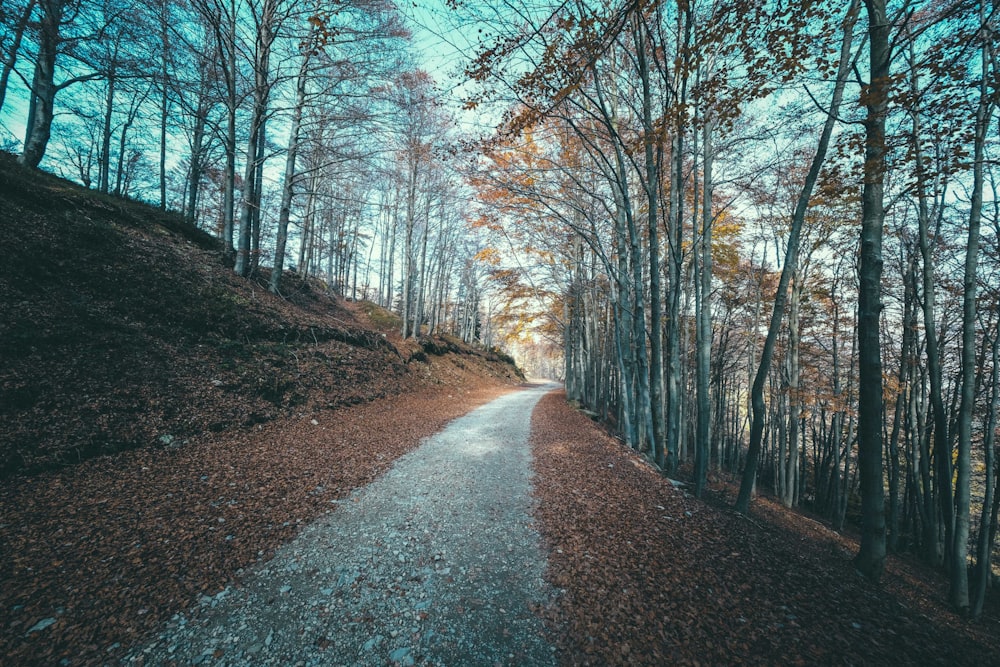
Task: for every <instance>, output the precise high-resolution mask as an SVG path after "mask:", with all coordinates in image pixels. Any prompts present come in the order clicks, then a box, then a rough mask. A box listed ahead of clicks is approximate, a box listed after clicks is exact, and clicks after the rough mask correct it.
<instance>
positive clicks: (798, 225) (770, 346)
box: [736, 0, 858, 514]
mask: <svg viewBox="0 0 1000 667" xmlns="http://www.w3.org/2000/svg"><path fill="white" fill-rule="evenodd" d="M857 16H858V1H857V0H854V1H853V2H852V3H851V6H850V7H849V8H848V10H847V17H846V18H845V19H844V38H843V40H842V41H841V45H840V63H839V66H838V68H837V82H836V84H835V86H834V90H833V98H832V100H831V102H830V112H829V113H828V114H827V117H826V121H825V122H824V124H823V132H822V133H821V134H820V139H819V144H818V145H817V147H816V154H815V155H814V156H813V160H812V164H811V165H810V167H809V172H808V173H807V174H806V179H805V182H804V183H803V185H802V191H801V192H800V193H799V198H798V201H797V203H796V205H795V212H794V213H793V214H792V224H791V228H790V229H789V232H788V245H787V247H786V248H785V262H784V265H783V266H782V267H781V277H780V279H779V280H778V290H777V292H776V293H775V295H774V309H773V310H772V311H771V320H770V323H769V324H768V327H767V337H766V338H765V340H764V347H763V349H762V350H761V359H760V365H759V366H758V367H757V373H756V375H755V376H754V381H753V386H752V388H751V391H750V396H751V407H752V410H751V420H750V447H749V449H748V451H747V460H746V464H745V465H744V467H743V478H742V480H741V482H740V492H739V496H738V497H737V499H736V511H738V512H741V513H743V514H746V513H747V512H749V511H750V494H751V492H752V491H753V487H754V481H755V479H756V476H757V462H758V460H759V458H760V448H761V439H762V436H763V433H764V381H765V380H766V378H767V374H768V370H769V369H770V366H771V357H772V356H773V354H774V345H775V342H776V341H777V338H778V330H779V329H780V328H781V320H782V318H783V315H784V309H785V301H786V299H787V293H788V283H789V281H790V280H791V276H792V272H793V271H794V270H795V267H796V260H797V256H798V246H799V235H800V233H801V229H802V222H803V221H804V220H805V215H806V209H807V208H808V206H809V197H810V195H811V194H812V191H813V187H814V186H815V185H816V180H817V179H818V178H819V172H820V169H821V168H822V166H823V161H824V160H825V159H826V152H827V149H828V147H829V145H830V136H831V135H832V133H833V126H834V125H835V124H836V120H837V115H838V113H839V111H840V103H841V100H842V99H843V96H844V86H845V83H846V81H847V75H848V72H849V69H850V60H851V41H852V39H853V35H854V24H855V22H856V21H857Z"/></svg>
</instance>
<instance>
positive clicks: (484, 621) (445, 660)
mask: <svg viewBox="0 0 1000 667" xmlns="http://www.w3.org/2000/svg"><path fill="white" fill-rule="evenodd" d="M553 387H554V385H540V386H536V387H531V388H528V389H524V390H522V391H518V392H515V393H512V394H508V395H505V396H503V397H501V398H499V399H497V400H495V401H493V402H492V403H489V404H487V405H485V406H483V407H481V408H479V409H477V410H474V411H473V412H471V413H469V414H467V415H466V416H464V417H462V418H460V419H457V420H455V421H454V422H452V423H451V424H449V425H448V426H447V427H446V428H445V429H444V430H443V431H441V432H440V433H438V434H437V435H435V436H433V437H431V438H428V439H427V441H426V442H424V443H423V444H422V445H421V446H420V447H418V448H417V449H415V450H414V451H412V452H410V453H409V454H407V455H405V456H403V457H401V458H400V459H399V460H398V461H397V462H396V464H395V465H394V466H393V468H392V469H391V470H390V471H389V472H388V473H386V474H385V475H384V476H383V477H381V478H380V479H378V480H376V481H375V482H373V483H372V484H370V485H369V486H367V487H365V488H364V489H360V490H358V491H355V492H354V493H353V494H352V495H351V496H350V498H348V499H344V500H343V501H341V502H340V503H338V504H337V505H336V509H335V511H333V512H332V513H331V514H329V515H328V516H327V517H325V518H323V519H321V520H319V521H316V522H315V523H313V524H311V525H309V526H307V527H306V528H305V529H304V530H303V531H302V532H301V533H300V534H299V536H298V537H296V538H295V539H294V540H293V541H292V542H290V543H289V544H287V545H285V546H284V547H282V548H281V549H279V550H278V552H277V553H276V554H275V557H274V558H273V559H272V560H270V561H268V562H267V563H264V564H261V565H259V566H258V567H257V568H255V569H254V570H252V571H250V572H247V573H246V574H245V576H244V577H243V579H242V580H241V582H240V584H239V586H237V587H232V588H227V589H225V590H223V591H221V592H220V593H219V594H217V595H215V596H211V597H209V596H203V597H202V599H201V600H200V601H199V602H198V603H196V604H195V605H194V606H193V607H192V608H191V609H190V610H188V612H187V613H186V614H184V615H180V614H179V615H177V616H175V617H174V618H173V619H172V620H171V622H170V623H168V624H167V626H166V627H165V628H164V629H163V631H162V632H161V633H160V635H159V636H158V637H157V638H156V639H155V640H154V641H152V642H151V643H150V644H148V645H147V646H144V647H138V648H135V649H133V650H132V651H131V652H130V653H129V654H128V656H127V657H126V658H125V660H124V662H125V664H145V665H160V664H191V665H194V664H203V665H231V666H236V665H302V666H303V667H307V666H318V665H553V664H555V662H556V657H555V654H554V649H553V648H552V647H551V646H550V645H549V644H548V643H547V642H546V640H545V637H544V634H543V629H542V622H541V620H540V619H539V617H538V616H537V615H536V614H535V613H533V611H532V609H533V607H535V606H536V605H544V604H546V603H547V602H548V601H549V600H550V597H551V595H552V591H551V590H550V589H548V588H547V587H546V585H545V582H544V580H543V579H542V573H543V571H544V569H545V556H544V555H543V552H542V551H541V548H540V544H539V537H538V534H537V532H536V531H535V529H534V527H533V524H532V519H531V516H530V512H531V507H532V505H531V504H532V502H533V501H532V498H531V453H530V449H529V446H528V436H529V424H530V416H531V412H532V410H533V409H534V407H535V404H536V403H537V402H538V400H539V399H540V398H541V397H542V395H544V394H545V393H546V392H547V391H549V390H551V389H552V388H553Z"/></svg>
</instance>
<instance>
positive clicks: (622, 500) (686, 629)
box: [532, 393, 1000, 665]
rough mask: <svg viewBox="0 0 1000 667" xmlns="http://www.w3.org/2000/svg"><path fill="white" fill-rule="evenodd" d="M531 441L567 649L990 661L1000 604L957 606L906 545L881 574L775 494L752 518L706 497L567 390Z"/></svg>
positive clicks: (806, 660)
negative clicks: (666, 474) (672, 478)
mask: <svg viewBox="0 0 1000 667" xmlns="http://www.w3.org/2000/svg"><path fill="white" fill-rule="evenodd" d="M532 443H533V447H534V453H535V470H536V476H535V487H536V495H537V496H538V498H539V501H540V502H539V507H538V509H537V511H536V518H537V519H538V521H539V524H540V529H541V531H542V535H543V539H544V540H545V542H546V545H547V547H548V548H549V549H550V555H549V569H548V573H547V579H548V580H549V582H550V583H551V584H552V585H553V586H554V587H555V588H556V589H557V590H559V591H561V593H560V595H559V596H558V598H557V601H556V603H555V604H554V606H553V607H552V608H550V609H549V610H548V611H547V612H546V613H547V615H548V621H549V627H550V629H551V631H552V633H553V637H554V640H555V641H556V642H557V644H558V645H559V649H560V654H561V656H562V662H563V663H564V664H567V665H618V664H621V665H626V664H635V665H664V664H703V665H728V664H767V665H772V664H782V665H795V664H801V665H820V664H822V665H830V664H841V665H861V664H877V665H904V664H906V665H931V664H940V665H986V664H996V661H997V656H998V655H1000V622H998V616H997V610H996V609H995V608H990V609H988V610H987V614H986V617H985V618H984V619H983V620H980V621H975V622H969V621H965V620H962V619H960V618H958V617H956V616H955V615H954V614H952V613H951V612H949V611H948V610H947V607H946V597H945V593H946V591H945V590H944V589H943V587H942V582H941V581H940V580H939V579H938V578H936V577H935V575H933V574H931V573H929V572H926V571H924V570H922V569H921V568H920V567H919V566H917V565H915V564H913V563H909V562H906V561H903V560H900V559H897V558H890V559H889V562H888V564H887V566H886V573H885V575H884V577H883V583H882V585H881V587H874V586H871V585H869V584H868V583H866V581H865V580H864V579H862V578H860V577H859V576H858V575H857V574H856V573H855V572H854V570H853V568H852V566H851V558H852V556H853V554H854V553H855V551H856V544H854V543H853V542H852V541H851V540H850V539H848V538H846V537H843V536H841V535H837V534H835V533H833V532H832V531H830V530H828V529H827V528H826V527H824V526H822V525H821V524H819V523H817V522H815V521H813V520H811V519H809V518H807V517H803V516H801V515H798V514H795V513H791V512H788V511H785V510H784V509H783V508H781V507H780V506H777V505H775V504H774V503H770V502H768V501H767V500H766V499H758V500H757V501H755V503H756V505H755V507H754V512H753V516H752V517H751V518H746V517H742V516H740V515H738V514H736V513H735V512H733V511H731V510H729V509H727V508H726V507H724V506H722V505H721V504H720V505H719V506H718V507H716V506H713V505H711V504H706V503H704V502H701V501H698V500H696V499H694V498H693V497H691V496H690V495H688V494H686V493H685V492H684V491H683V490H681V489H677V488H674V487H673V486H672V485H671V483H670V482H669V481H668V480H666V479H664V478H663V477H662V476H660V475H659V474H658V473H656V472H654V471H653V470H652V469H651V468H650V467H649V466H648V465H646V464H645V463H644V462H643V461H642V460H641V459H640V458H639V457H637V456H635V455H633V454H632V453H631V452H630V451H628V450H627V449H626V448H624V447H623V446H622V445H621V444H620V443H618V442H617V441H615V440H613V439H611V438H609V437H608V436H606V435H605V434H604V433H603V432H602V431H601V430H600V429H599V428H598V427H597V426H595V425H594V424H593V423H592V422H590V420H588V419H587V417H586V416H584V415H583V414H581V413H579V412H576V411H574V410H573V409H572V408H571V407H569V406H568V405H567V404H566V402H565V395H564V394H562V393H553V394H549V395H548V396H546V397H545V398H543V399H542V401H541V403H540V404H539V406H538V408H537V410H536V411H535V414H534V417H533V421H532ZM716 493H717V494H720V495H721V494H722V493H723V492H722V491H721V490H719V489H716Z"/></svg>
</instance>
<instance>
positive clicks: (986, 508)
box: [969, 309, 1000, 618]
mask: <svg viewBox="0 0 1000 667" xmlns="http://www.w3.org/2000/svg"><path fill="white" fill-rule="evenodd" d="M997 314H998V320H997V326H996V328H995V329H994V331H993V342H992V344H991V346H990V350H991V352H992V371H991V373H990V382H989V386H990V403H989V412H988V413H987V416H986V428H985V429H984V430H983V462H984V464H985V466H986V479H985V482H984V483H985V495H984V498H983V509H982V511H981V512H980V515H979V542H978V544H977V549H976V581H975V587H974V588H973V590H972V601H971V605H970V607H969V615H970V616H972V617H973V618H979V617H980V616H981V615H982V613H983V603H984V602H985V600H986V588H987V586H988V584H989V581H990V577H992V576H993V572H992V555H993V539H994V537H995V535H996V531H995V526H996V502H995V498H994V494H995V493H996V489H995V488H994V486H995V484H996V477H997V475H996V461H995V455H994V451H993V447H994V441H995V438H996V429H997V410H998V409H1000V309H997Z"/></svg>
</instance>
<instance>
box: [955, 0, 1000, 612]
mask: <svg viewBox="0 0 1000 667" xmlns="http://www.w3.org/2000/svg"><path fill="white" fill-rule="evenodd" d="M980 21H981V23H982V25H983V29H982V31H981V32H983V33H985V32H986V26H985V8H984V7H983V6H982V4H981V5H980ZM980 58H981V61H982V62H981V70H980V71H981V78H980V89H979V105H978V107H977V109H976V123H975V139H974V146H973V152H972V160H973V161H972V198H971V201H970V202H969V237H968V242H967V243H966V246H965V278H964V289H963V290H962V376H961V377H962V381H961V400H960V402H959V407H958V461H957V463H956V472H957V474H956V477H955V534H954V543H953V544H952V548H951V554H952V561H951V567H950V568H949V570H950V575H951V586H950V597H951V603H952V605H953V606H954V607H955V608H956V609H958V610H959V611H963V612H968V610H969V577H968V570H967V561H968V556H969V523H970V517H969V514H970V512H969V506H970V497H969V496H970V485H971V476H972V412H973V409H974V408H975V401H976V292H977V289H976V288H977V282H976V272H977V267H978V262H979V230H980V226H981V224H982V209H983V179H984V175H983V161H984V159H985V146H986V128H987V124H988V123H989V121H990V118H991V116H992V115H993V106H994V105H993V99H992V98H991V97H990V88H989V86H990V83H989V81H990V79H989V74H990V67H989V51H988V46H987V45H985V44H984V45H983V47H982V50H981V55H980Z"/></svg>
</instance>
